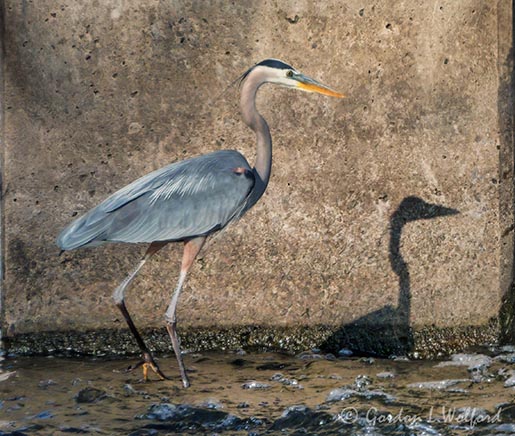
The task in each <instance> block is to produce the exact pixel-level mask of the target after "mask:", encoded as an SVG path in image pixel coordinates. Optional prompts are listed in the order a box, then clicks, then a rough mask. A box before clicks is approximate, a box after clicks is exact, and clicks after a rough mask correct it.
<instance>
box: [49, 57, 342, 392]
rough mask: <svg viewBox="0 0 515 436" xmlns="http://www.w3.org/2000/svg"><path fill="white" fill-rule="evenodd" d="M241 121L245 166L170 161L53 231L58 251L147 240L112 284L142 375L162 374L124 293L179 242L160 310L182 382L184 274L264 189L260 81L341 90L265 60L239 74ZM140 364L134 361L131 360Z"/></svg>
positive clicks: (233, 161)
mask: <svg viewBox="0 0 515 436" xmlns="http://www.w3.org/2000/svg"><path fill="white" fill-rule="evenodd" d="M240 80H241V83H242V87H241V99H240V107H241V112H242V117H243V120H244V122H245V123H246V124H247V125H248V126H249V127H250V128H251V129H252V130H253V131H254V132H255V134H256V162H255V164H254V167H251V166H250V165H249V164H248V162H247V160H246V159H245V158H244V157H243V156H242V155H241V153H239V152H238V151H234V150H222V151H215V152H213V153H209V154H206V155H203V156H198V157H194V158H191V159H186V160H183V161H181V162H175V163H172V164H170V165H168V166H165V167H163V168H161V169H159V170H156V171H154V172H151V173H150V174H147V175H146V176H143V177H141V178H140V179H138V180H136V181H134V182H133V183H131V184H129V185H127V186H126V187H124V188H122V189H121V190H119V191H118V192H116V193H114V194H113V195H111V196H110V197H108V198H107V199H106V200H104V201H103V202H102V203H100V204H99V205H98V206H96V207H94V208H93V209H91V210H90V211H89V212H87V213H86V214H84V215H83V216H81V217H80V218H78V219H76V220H75V221H73V222H72V223H71V224H70V225H69V226H68V227H66V228H65V229H64V230H63V231H62V232H61V234H60V235H59V236H58V238H57V245H58V246H59V247H60V248H61V249H62V250H73V249H76V248H81V247H95V246H98V245H102V244H105V243H108V242H122V243H149V244H150V245H149V247H148V249H147V251H146V253H145V255H144V257H143V258H142V260H141V261H140V262H139V264H138V265H137V266H136V268H135V269H134V270H133V271H132V272H131V273H130V274H129V275H128V276H127V277H126V278H125V279H124V280H123V282H122V283H121V284H120V285H119V286H118V287H117V288H116V289H115V291H114V293H113V298H114V300H115V303H116V305H117V306H118V308H119V309H120V311H121V312H122V314H123V316H124V317H125V320H126V321H127V324H128V326H129V328H130V330H131V331H132V333H133V335H134V337H135V339H136V341H137V343H138V345H139V347H140V348H141V351H142V356H143V360H142V362H141V365H143V372H144V377H145V379H146V377H147V371H148V369H149V368H150V369H152V370H153V371H154V372H156V373H157V374H158V375H159V376H160V377H161V378H163V379H164V378H165V376H164V374H163V373H162V372H161V370H160V369H159V367H158V366H157V364H156V363H155V361H154V359H153V357H152V354H151V353H150V351H149V350H148V348H147V346H146V345H145V342H144V341H143V339H142V338H141V336H140V334H139V332H138V330H137V329H136V327H135V325H134V323H133V321H132V319H131V317H130V315H129V312H128V310H127V308H126V306H125V302H124V293H125V289H126V288H127V286H128V285H129V284H130V282H131V281H132V280H133V279H134V277H135V276H136V275H137V273H138V272H139V270H140V269H141V267H142V266H143V265H144V264H145V263H146V261H147V260H148V259H149V258H150V257H151V256H152V255H153V254H154V253H156V252H157V251H159V250H160V249H161V248H162V247H163V246H165V245H166V244H168V243H170V242H179V241H182V242H184V253H183V258H182V264H181V269H180V274H179V280H178V283H177V286H176V288H175V292H174V293H173V296H172V299H171V302H170V305H169V306H168V309H167V311H166V313H165V320H166V327H167V329H168V332H169V334H170V338H171V340H172V345H173V348H174V352H175V354H176V356H177V361H178V364H179V370H180V373H181V378H182V382H183V385H184V387H188V386H189V379H188V376H187V374H186V370H185V367H184V363H183V360H182V355H181V349H180V343H179V339H178V336H177V331H176V324H177V320H176V307H177V302H178V298H179V295H180V292H181V290H182V288H183V285H184V282H185V279H186V275H187V273H188V271H189V269H190V268H191V266H192V264H193V261H194V260H195V257H196V256H197V254H198V253H199V251H200V250H201V248H202V246H203V244H204V242H205V240H206V238H207V237H208V236H210V235H211V234H213V233H215V232H217V231H219V230H221V229H223V228H224V227H226V226H227V225H228V224H229V223H231V222H232V221H235V220H237V219H239V218H240V217H242V216H243V215H244V214H245V212H247V211H248V210H249V209H250V208H251V207H252V206H253V205H254V204H256V202H257V201H258V200H259V198H260V197H261V196H262V195H263V193H264V192H265V190H266V187H267V185H268V181H269V179H270V173H271V168H272V138H271V135H270V130H269V128H268V125H267V123H266V121H265V119H264V118H263V117H262V116H261V115H260V114H259V112H258V111H257V109H256V105H255V102H256V93H257V91H258V89H259V88H260V87H261V86H262V85H263V84H265V83H273V84H276V85H279V86H283V87H288V88H297V89H300V90H303V91H307V92H318V93H320V94H325V95H329V96H333V97H343V95H342V94H340V93H338V92H336V91H333V90H332V89H330V88H328V87H327V86H325V85H322V84H320V83H319V82H317V81H316V80H314V79H311V78H309V77H307V76H304V75H303V74H301V73H299V72H298V71H297V70H295V69H294V68H293V67H291V66H290V65H288V64H286V63H284V62H282V61H279V60H276V59H266V60H264V61H262V62H260V63H258V64H256V65H254V66H253V67H251V68H249V70H247V71H246V72H245V73H244V74H243V75H242V76H241V77H240ZM137 366H139V365H137Z"/></svg>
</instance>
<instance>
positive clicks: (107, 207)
mask: <svg viewBox="0 0 515 436" xmlns="http://www.w3.org/2000/svg"><path fill="white" fill-rule="evenodd" d="M236 168H243V169H245V170H246V171H244V172H243V173H241V172H239V171H235V169H236ZM254 182H255V179H254V176H253V173H252V171H251V169H250V167H249V164H248V163H247V161H246V160H245V158H244V157H243V156H242V155H241V154H240V153H239V152H237V151H233V150H223V151H216V152H214V153H210V154H207V155H203V156H199V157H195V158H191V159H187V160H184V161H181V162H176V163H173V164H171V165H168V166H166V167H163V168H161V169H159V170H156V171H154V172H152V173H150V174H147V175H146V176H143V177H142V178H140V179H138V180H136V181H135V182H133V183H131V184H129V185H127V186H126V187H125V188H122V189H121V190H119V191H118V192H116V193H114V194H113V195H111V196H110V197H109V198H107V199H106V200H105V201H103V202H102V203H100V204H99V205H98V206H96V207H95V208H93V209H91V210H90V211H89V212H87V213H86V214H85V215H83V216H82V217H80V218H78V219H77V220H75V221H74V222H72V223H71V224H70V225H69V226H68V227H66V228H65V229H64V230H63V231H62V233H61V234H60V235H59V237H58V238H57V244H58V245H59V247H61V249H63V250H72V249H74V248H79V247H83V246H96V245H100V244H103V243H105V242H110V241H111V242H132V243H137V242H154V241H174V240H181V239H185V238H190V237H194V236H199V235H205V234H209V233H210V232H213V231H215V230H218V229H221V228H223V227H224V226H226V225H227V224H228V223H229V222H230V221H231V220H233V219H235V218H238V217H239V216H240V215H241V214H242V212H243V211H244V210H246V209H245V204H246V201H247V199H248V196H249V193H250V191H251V190H252V187H253V186H254Z"/></svg>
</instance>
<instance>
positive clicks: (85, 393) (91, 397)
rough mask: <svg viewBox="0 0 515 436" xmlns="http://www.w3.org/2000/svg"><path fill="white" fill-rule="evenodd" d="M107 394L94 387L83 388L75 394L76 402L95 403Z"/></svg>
mask: <svg viewBox="0 0 515 436" xmlns="http://www.w3.org/2000/svg"><path fill="white" fill-rule="evenodd" d="M106 396H107V394H106V392H105V391H103V390H101V389H96V388H84V389H81V390H80V391H79V393H78V394H77V395H76V396H75V401H77V403H96V402H97V401H100V400H103V399H104V398H105V397H106Z"/></svg>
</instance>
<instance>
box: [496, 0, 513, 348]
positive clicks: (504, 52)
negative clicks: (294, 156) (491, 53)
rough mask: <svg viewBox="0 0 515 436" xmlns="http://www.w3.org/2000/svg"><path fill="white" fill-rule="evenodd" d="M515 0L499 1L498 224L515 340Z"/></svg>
mask: <svg viewBox="0 0 515 436" xmlns="http://www.w3.org/2000/svg"><path fill="white" fill-rule="evenodd" d="M514 9H515V0H498V2H497V72H498V81H499V84H498V87H499V88H498V89H499V90H498V96H497V98H498V123H499V140H500V149H499V223H500V240H499V244H500V257H501V259H500V267H501V270H500V274H501V276H500V285H501V292H502V306H501V310H500V314H499V319H500V340H501V341H502V342H506V341H512V340H513V339H515V322H514V315H515V285H514V278H515V263H514V259H515V228H514V224H515V216H514V213H515V208H514V205H515V198H514V193H515V185H514V173H515V159H514V158H515V156H514V144H515V136H514V126H515V110H514V102H513V99H514V97H515V90H514V87H515V73H514V70H513V68H514V59H513V56H514V46H515V33H514V32H515V26H514V21H513V19H514V17H515V16H514V13H513V11H514Z"/></svg>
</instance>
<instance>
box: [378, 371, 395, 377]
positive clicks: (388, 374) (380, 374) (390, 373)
mask: <svg viewBox="0 0 515 436" xmlns="http://www.w3.org/2000/svg"><path fill="white" fill-rule="evenodd" d="M376 377H377V378H382V379H385V378H394V377H395V374H394V373H393V372H389V371H385V372H380V373H378V374H376Z"/></svg>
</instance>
